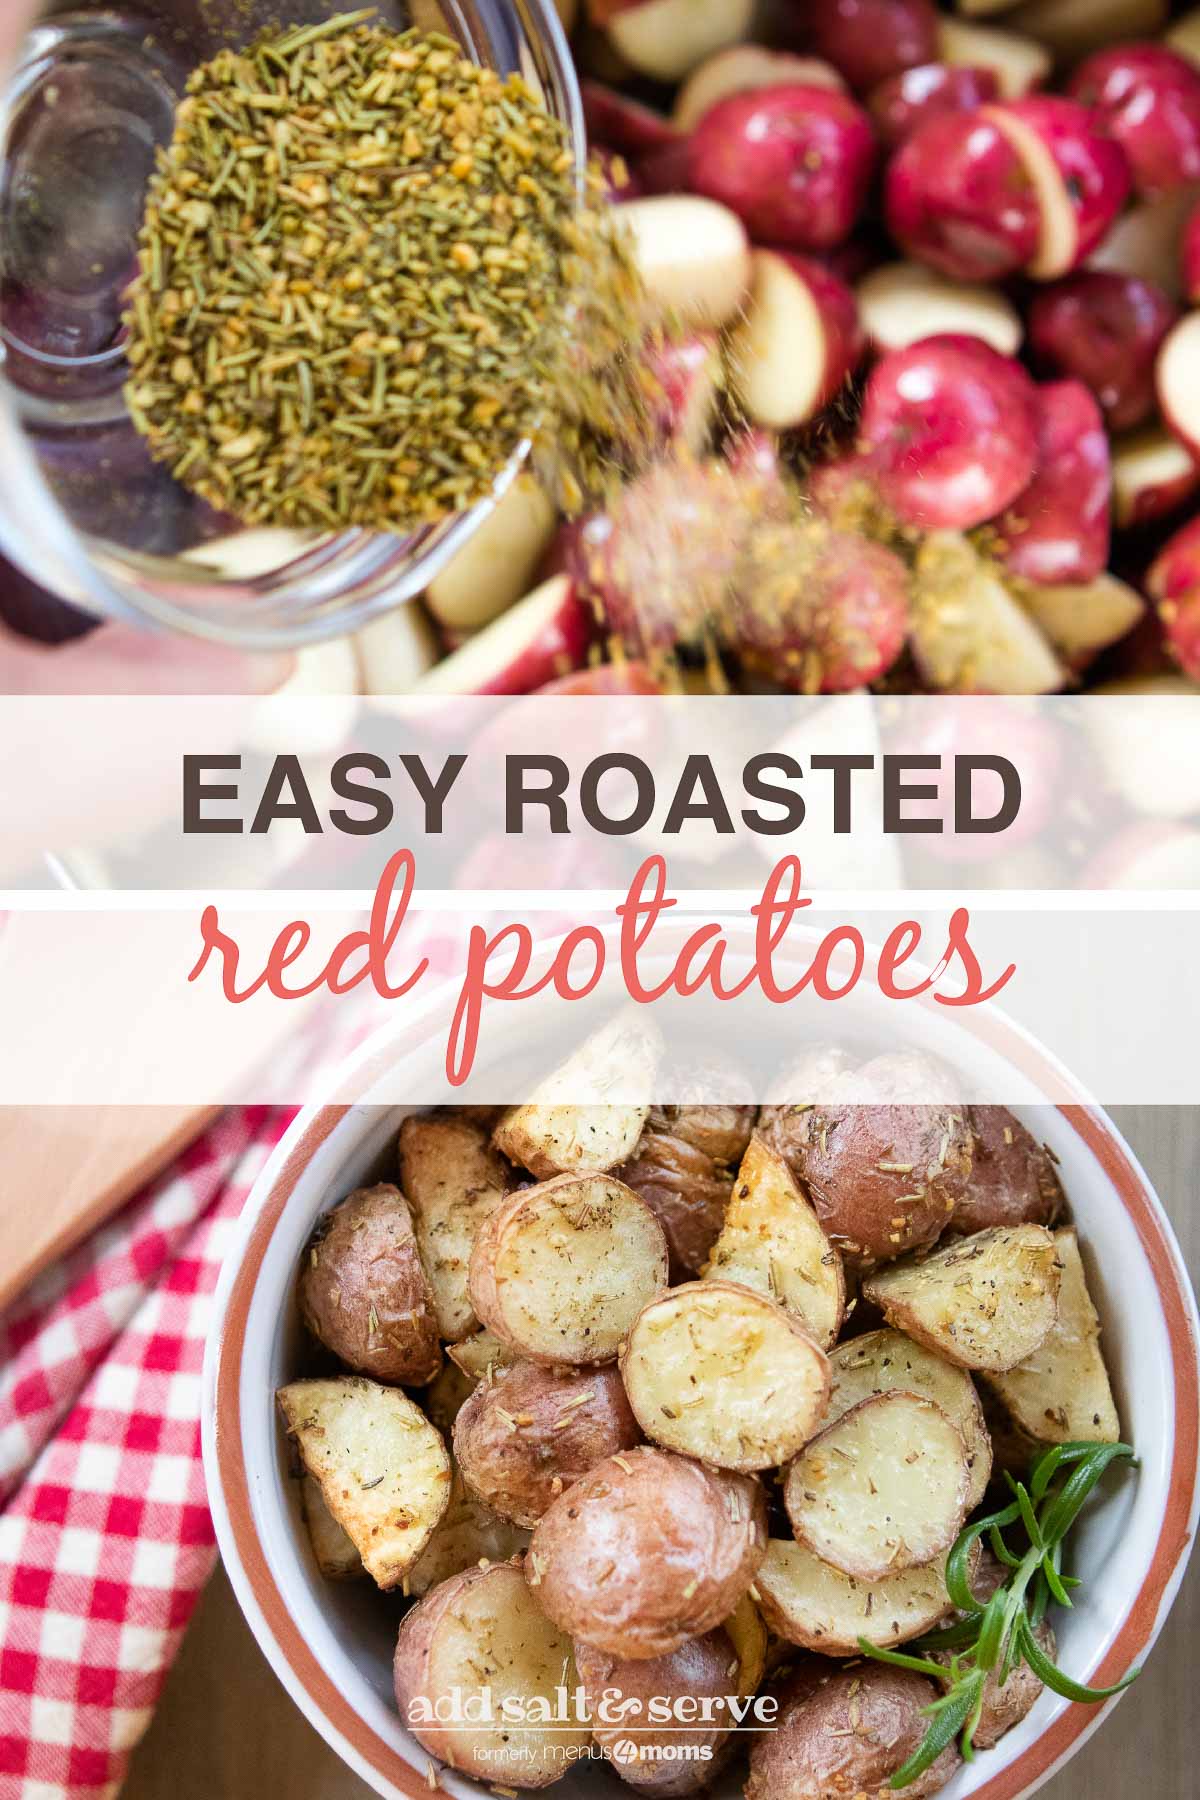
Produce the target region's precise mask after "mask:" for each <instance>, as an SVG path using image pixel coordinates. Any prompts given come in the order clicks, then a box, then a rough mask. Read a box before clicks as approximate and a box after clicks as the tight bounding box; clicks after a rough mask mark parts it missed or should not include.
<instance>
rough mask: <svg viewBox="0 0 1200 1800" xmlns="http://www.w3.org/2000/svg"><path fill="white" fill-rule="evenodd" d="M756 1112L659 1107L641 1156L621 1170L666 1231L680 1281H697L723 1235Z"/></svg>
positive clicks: (640, 1148)
mask: <svg viewBox="0 0 1200 1800" xmlns="http://www.w3.org/2000/svg"><path fill="white" fill-rule="evenodd" d="M757 1112H758V1108H757V1107H754V1106H665V1107H657V1108H655V1110H654V1111H653V1112H651V1114H650V1117H649V1119H648V1120H647V1121H646V1129H645V1131H644V1132H643V1133H642V1138H641V1142H640V1143H639V1144H638V1147H637V1152H636V1154H635V1155H634V1156H633V1157H631V1158H630V1160H629V1161H628V1162H627V1163H625V1164H624V1166H623V1167H622V1168H620V1169H619V1170H618V1171H617V1175H618V1178H619V1179H620V1180H621V1181H623V1182H624V1183H625V1184H626V1186H627V1187H631V1188H632V1189H633V1191H634V1193H635V1194H640V1195H641V1197H642V1199H643V1200H644V1201H645V1202H646V1205H647V1206H648V1207H649V1208H650V1210H651V1211H652V1212H653V1213H654V1215H655V1217H656V1218H657V1220H658V1222H659V1224H660V1225H661V1226H662V1228H663V1232H664V1234H665V1236H666V1240H667V1248H668V1250H669V1252H670V1257H671V1279H672V1281H673V1282H677V1281H680V1280H686V1279H687V1277H688V1276H690V1275H698V1274H699V1272H700V1270H701V1269H702V1268H703V1266H704V1264H705V1263H706V1262H707V1260H708V1256H709V1253H710V1251H711V1250H712V1247H713V1245H714V1244H715V1243H716V1241H717V1239H718V1237H719V1236H720V1234H721V1226H722V1224H723V1223H724V1219H725V1208H726V1206H727V1205H728V1204H729V1194H730V1190H731V1189H732V1187H733V1180H734V1175H735V1172H736V1169H735V1165H736V1164H737V1162H738V1161H739V1159H740V1157H741V1154H742V1151H743V1150H744V1149H745V1148H746V1145H747V1144H748V1143H749V1141H750V1133H751V1132H752V1131H753V1129H754V1121H755V1118H756V1116H757Z"/></svg>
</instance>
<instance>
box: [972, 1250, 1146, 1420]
mask: <svg viewBox="0 0 1200 1800" xmlns="http://www.w3.org/2000/svg"><path fill="white" fill-rule="evenodd" d="M1054 1243H1055V1246H1056V1248H1057V1251H1058V1260H1059V1262H1060V1263H1061V1265H1062V1285H1061V1288H1060V1290H1059V1297H1058V1317H1057V1319H1056V1320H1055V1322H1054V1325H1053V1327H1052V1328H1051V1330H1050V1332H1049V1334H1048V1335H1047V1336H1046V1337H1045V1338H1044V1339H1043V1341H1042V1343H1041V1344H1039V1346H1038V1347H1037V1349H1036V1350H1034V1351H1033V1353H1032V1354H1031V1355H1030V1356H1028V1357H1027V1358H1026V1359H1025V1361H1024V1362H1021V1363H1018V1364H1017V1365H1016V1367H1015V1368H1012V1369H1009V1370H1008V1371H1007V1372H1006V1373H1004V1374H1000V1375H990V1376H989V1377H988V1381H989V1383H990V1385H991V1386H992V1387H993V1388H994V1390H995V1392H996V1393H997V1394H998V1395H999V1396H1000V1399H1001V1400H1002V1401H1003V1402H1004V1405H1005V1407H1006V1408H1007V1410H1008V1413H1009V1415H1010V1417H1011V1418H1012V1421H1013V1423H1014V1424H1015V1425H1016V1426H1017V1428H1018V1429H1019V1430H1020V1431H1022V1432H1024V1433H1026V1434H1027V1435H1028V1436H1029V1437H1031V1438H1033V1439H1035V1440H1036V1442H1037V1443H1039V1444H1064V1443H1069V1442H1071V1441H1072V1440H1075V1441H1084V1442H1095V1443H1099V1444H1116V1443H1118V1442H1119V1441H1120V1437H1121V1424H1120V1420H1119V1419H1118V1418H1117V1409H1116V1406H1115V1404H1114V1402H1113V1395H1112V1387H1111V1385H1110V1383H1109V1379H1108V1370H1107V1369H1106V1368H1105V1366H1104V1357H1103V1354H1102V1353H1101V1350H1100V1320H1099V1319H1098V1318H1097V1316H1096V1309H1095V1307H1094V1306H1093V1305H1092V1297H1091V1295H1090V1294H1089V1293H1088V1287H1087V1277H1086V1275H1085V1274H1084V1269H1083V1259H1082V1258H1081V1256H1080V1254H1079V1240H1078V1238H1077V1237H1076V1235H1075V1233H1074V1232H1073V1231H1071V1230H1069V1229H1064V1230H1062V1231H1056V1232H1055V1234H1054Z"/></svg>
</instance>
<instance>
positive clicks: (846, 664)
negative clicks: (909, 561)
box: [734, 520, 909, 694]
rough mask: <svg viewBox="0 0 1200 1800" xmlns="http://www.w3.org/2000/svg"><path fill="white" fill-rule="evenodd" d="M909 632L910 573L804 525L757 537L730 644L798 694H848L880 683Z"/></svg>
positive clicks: (848, 539) (886, 556)
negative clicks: (733, 636) (876, 682)
mask: <svg viewBox="0 0 1200 1800" xmlns="http://www.w3.org/2000/svg"><path fill="white" fill-rule="evenodd" d="M908 626H909V594H908V573H907V570H906V569H905V567H904V564H903V562H902V561H901V560H900V558H899V557H898V556H897V555H896V553H895V552H894V551H892V550H889V549H888V547H887V545H886V544H878V543H875V542H874V541H873V540H872V539H870V538H867V537H861V536H859V535H858V534H856V533H852V532H844V531H833V530H830V529H828V528H827V527H826V526H824V525H823V524H822V523H820V522H817V521H812V520H810V521H806V522H804V523H802V524H798V525H796V524H793V525H781V526H779V527H778V528H777V529H766V530H764V531H763V532H761V533H760V534H759V535H758V536H757V537H756V540H755V543H754V545H753V555H752V557H751V558H748V562H747V571H746V573H745V575H744V576H743V581H742V589H741V604H740V606H739V608H738V611H737V619H736V626H735V634H734V635H735V641H736V645H737V650H738V654H739V655H740V657H741V658H742V660H743V662H744V663H745V664H746V666H747V667H748V668H752V669H754V670H755V671H757V672H758V673H760V674H763V675H766V676H768V677H769V678H770V679H771V680H772V681H775V682H778V683H779V684H780V685H781V686H783V687H786V688H791V689H794V690H795V691H797V692H800V693H822V694H840V693H848V692H850V691H852V690H853V689H855V688H860V687H864V686H865V685H867V684H868V683H869V682H872V681H877V680H878V679H879V677H880V676H881V675H884V674H886V673H887V671H888V669H890V668H891V667H892V665H893V664H894V663H895V662H896V660H897V658H898V657H899V655H900V652H901V651H902V650H903V648H904V644H905V641H906V639H907V636H908Z"/></svg>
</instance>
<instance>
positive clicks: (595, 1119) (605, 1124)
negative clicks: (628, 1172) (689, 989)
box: [492, 1015, 660, 1181]
mask: <svg viewBox="0 0 1200 1800" xmlns="http://www.w3.org/2000/svg"><path fill="white" fill-rule="evenodd" d="M659 1050H660V1040H659V1039H658V1038H657V1036H656V1035H655V1034H654V1033H652V1032H649V1031H647V1030H646V1028H645V1025H644V1023H643V1022H642V1021H641V1020H639V1019H631V1018H630V1017H629V1016H628V1015H622V1016H621V1017H620V1018H617V1019H614V1020H612V1021H611V1022H610V1023H609V1024H608V1025H605V1026H603V1027H602V1028H601V1029H600V1030H599V1031H597V1032H595V1033H594V1034H593V1036H592V1037H590V1038H588V1040H587V1042H586V1043H584V1044H583V1045H582V1046H581V1047H580V1049H579V1050H578V1051H576V1053H575V1055H574V1056H572V1057H570V1058H569V1059H568V1060H567V1062H566V1063H564V1064H563V1066H562V1068H561V1069H556V1070H555V1072H554V1074H553V1075H550V1076H548V1077H547V1078H546V1080H545V1081H543V1082H541V1083H540V1084H539V1085H538V1087H537V1088H536V1089H535V1090H534V1092H533V1094H532V1095H531V1097H530V1099H529V1101H528V1102H527V1103H526V1104H525V1105H523V1106H512V1107H510V1108H509V1109H508V1111H507V1112H506V1113H505V1114H504V1115H503V1116H502V1118H501V1120H500V1123H499V1124H498V1125H497V1126H496V1129H495V1132H494V1133H493V1137H492V1141H493V1143H494V1144H495V1146H496V1148H497V1150H499V1151H501V1152H502V1153H503V1154H504V1155H505V1156H507V1157H508V1159H509V1161H510V1162H514V1163H516V1164H517V1165H518V1166H519V1167H520V1168H522V1169H528V1170H529V1171H530V1173H531V1174H533V1175H537V1176H540V1177H541V1178H542V1179H543V1180H547V1181H548V1180H549V1179H550V1178H551V1176H554V1175H564V1174H573V1173H574V1172H575V1171H576V1170H578V1169H593V1170H602V1169H615V1168H616V1167H617V1165H618V1164H619V1163H623V1162H625V1161H626V1160H627V1158H629V1157H630V1156H632V1155H633V1152H634V1148H635V1146H636V1145H637V1141H638V1139H639V1138H640V1137H641V1135H642V1127H643V1126H644V1125H645V1123H646V1120H647V1118H648V1117H649V1113H650V1100H651V1096H652V1093H653V1090H654V1075H655V1070H656V1068H657V1066H658V1054H659ZM612 1090H616V1091H619V1092H620V1093H622V1094H624V1095H626V1096H633V1098H632V1100H627V1101H626V1102H625V1103H624V1104H621V1103H613V1104H612V1105H604V1104H589V1105H580V1104H578V1101H577V1098H576V1097H577V1096H578V1095H579V1094H580V1093H591V1092H596V1093H607V1092H609V1091H612Z"/></svg>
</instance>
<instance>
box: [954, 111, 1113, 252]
mask: <svg viewBox="0 0 1200 1800" xmlns="http://www.w3.org/2000/svg"><path fill="white" fill-rule="evenodd" d="M981 114H982V115H984V116H986V117H987V118H988V119H989V120H990V121H991V123H992V124H994V125H995V126H996V127H997V128H998V129H999V130H1000V131H1001V132H1003V133H1004V135H1005V136H1006V137H1007V138H1008V141H1009V143H1010V144H1011V145H1012V147H1013V149H1014V150H1015V151H1016V153H1017V155H1018V156H1019V157H1020V159H1021V161H1022V163H1023V164H1024V166H1025V171H1026V173H1027V174H1028V176H1029V179H1030V181H1031V182H1032V183H1033V186H1034V190H1035V192H1036V194H1037V197H1038V207H1039V213H1040V232H1039V240H1038V248H1037V251H1036V253H1035V254H1034V257H1033V259H1032V261H1031V262H1030V263H1029V265H1028V267H1027V270H1026V273H1027V274H1029V275H1031V276H1032V277H1033V279H1034V280H1035V281H1054V280H1056V279H1057V278H1058V277H1059V276H1060V275H1067V274H1069V273H1070V271H1071V270H1072V269H1075V268H1078V266H1079V264H1080V263H1082V262H1085V261H1086V260H1087V258H1088V257H1089V256H1090V255H1091V254H1092V252H1093V251H1094V250H1095V249H1096V248H1097V247H1098V245H1099V244H1100V243H1101V242H1102V241H1103V239H1104V237H1105V236H1106V234H1107V232H1108V231H1109V229H1110V228H1111V226H1112V225H1113V223H1114V222H1115V220H1116V219H1117V217H1118V215H1119V213H1120V212H1121V209H1122V207H1123V206H1124V204H1125V202H1126V200H1127V199H1128V198H1129V191H1130V185H1131V177H1130V172H1129V163H1128V160H1127V158H1126V156H1125V152H1124V151H1123V150H1122V149H1121V146H1120V145H1119V144H1116V143H1114V142H1113V141H1112V140H1111V139H1109V138H1106V137H1102V136H1101V135H1100V132H1099V130H1098V128H1097V127H1096V126H1095V124H1094V123H1093V120H1092V115H1091V114H1090V113H1089V112H1088V110H1087V108H1086V107H1083V106H1080V105H1078V104H1077V103H1076V102H1075V101H1073V100H1065V99H1062V98H1061V97H1059V96H1058V95H1048V94H1030V95H1028V96H1027V97H1026V98H1025V99H1023V100H1013V101H1010V102H1008V103H1007V104H1005V105H1000V106H986V107H983V108H981Z"/></svg>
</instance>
